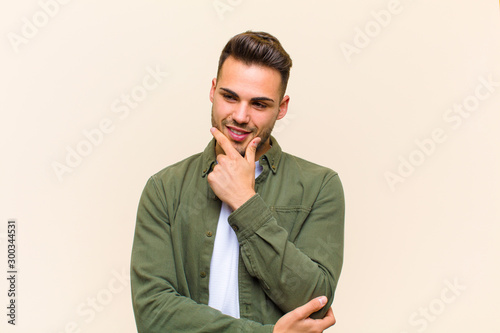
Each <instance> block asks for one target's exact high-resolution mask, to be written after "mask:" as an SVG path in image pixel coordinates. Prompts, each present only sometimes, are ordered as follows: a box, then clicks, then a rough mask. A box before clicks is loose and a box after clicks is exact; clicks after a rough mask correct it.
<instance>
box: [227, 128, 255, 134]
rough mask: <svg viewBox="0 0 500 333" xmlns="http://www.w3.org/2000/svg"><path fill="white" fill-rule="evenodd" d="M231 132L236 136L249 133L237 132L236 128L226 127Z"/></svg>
mask: <svg viewBox="0 0 500 333" xmlns="http://www.w3.org/2000/svg"><path fill="white" fill-rule="evenodd" d="M227 128H228V129H229V130H230V131H231V132H233V133H234V134H236V135H243V134H248V133H250V132H245V131H239V130H237V129H236V128H233V127H229V126H228V127H227Z"/></svg>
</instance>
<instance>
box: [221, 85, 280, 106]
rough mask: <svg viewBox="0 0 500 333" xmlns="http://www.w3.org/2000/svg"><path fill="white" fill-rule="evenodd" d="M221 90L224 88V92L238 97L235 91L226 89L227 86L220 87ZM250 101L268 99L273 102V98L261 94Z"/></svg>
mask: <svg viewBox="0 0 500 333" xmlns="http://www.w3.org/2000/svg"><path fill="white" fill-rule="evenodd" d="M220 89H221V90H224V91H225V92H227V93H229V94H231V95H233V96H234V97H238V98H239V97H240V96H238V94H237V93H235V92H234V91H232V90H231V89H227V88H222V87H221V88H220ZM250 101H251V102H255V101H270V102H273V103H274V99H272V98H269V97H265V96H262V97H253V98H252V99H251V100H250Z"/></svg>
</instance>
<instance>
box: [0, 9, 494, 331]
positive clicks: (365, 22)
mask: <svg viewBox="0 0 500 333" xmlns="http://www.w3.org/2000/svg"><path fill="white" fill-rule="evenodd" d="M1 7H2V8H1V10H0V32H1V36H2V37H1V41H0V48H1V51H0V110H1V121H0V147H1V163H0V168H1V172H0V266H1V267H2V273H1V274H0V276H6V275H7V273H6V272H7V266H6V264H7V240H8V239H7V237H6V233H7V221H8V219H12V218H14V219H16V220H17V225H18V228H17V246H18V247H17V263H16V265H17V269H18V275H17V292H18V294H17V299H16V305H17V320H16V326H12V325H9V324H7V319H8V318H7V316H6V314H7V309H6V306H7V304H8V302H9V299H8V297H7V290H8V285H7V280H6V278H1V279H0V305H2V306H1V308H2V309H3V310H1V311H0V318H2V319H1V320H0V331H2V332H23V333H24V332H54V333H62V332H96V333H99V332H135V331H136V328H135V322H134V318H133V312H132V305H131V297H130V282H129V275H128V269H129V263H130V253H131V247H132V240H133V232H134V226H135V214H136V210H137V204H138V200H139V196H140V194H141V191H142V189H143V187H144V185H145V183H146V181H147V179H148V178H149V177H150V176H151V175H152V174H153V173H155V172H157V171H159V170H160V169H162V168H164V167H165V166H167V165H170V164H172V163H174V162H176V161H179V160H181V159H183V158H185V157H187V156H189V155H191V154H194V153H197V152H200V151H201V150H202V149H203V148H204V147H205V146H206V144H207V142H208V141H209V140H210V138H211V135H210V133H209V128H210V107H211V104H210V101H209V98H208V94H209V89H210V82H211V79H212V78H213V77H214V76H215V74H216V69H217V61H218V57H219V54H220V51H221V49H222V47H223V46H224V45H225V43H226V42H227V40H228V39H229V38H231V37H232V36H233V35H235V34H237V33H240V32H243V31H246V30H249V29H251V30H262V31H267V32H270V33H272V34H274V35H275V36H277V37H278V38H279V39H280V41H281V42H282V44H283V45H284V47H285V49H286V50H287V51H288V52H289V53H290V55H291V57H292V59H293V62H294V64H293V68H292V72H291V78H290V82H289V86H288V91H287V93H288V95H290V97H291V101H290V107H289V112H288V115H287V116H286V117H285V118H284V119H283V120H281V121H279V122H278V123H277V125H276V127H275V132H274V135H275V136H276V138H277V139H278V140H279V142H280V145H281V146H282V148H283V149H284V150H285V151H287V152H289V153H292V154H295V155H298V156H301V157H303V158H305V159H308V160H310V161H313V162H315V163H318V164H322V165H325V166H328V167H330V168H332V169H334V170H335V171H337V172H338V173H339V175H340V178H341V180H342V182H343V185H344V189H345V196H346V209H347V210H346V220H345V223H346V229H345V260H344V266H343V270H342V275H341V277H340V281H339V285H338V288H337V292H336V296H335V301H334V303H333V309H334V313H335V315H336V317H337V324H336V325H335V326H334V327H332V328H331V329H328V330H327V331H328V332H339V333H366V332H376V333H379V332H380V333H389V332H391V333H414V332H424V331H425V332H429V333H432V332H443V333H445V332H455V333H460V332H463V333H469V332H481V333H487V332H498V327H499V324H500V317H499V316H498V307H499V297H500V288H499V287H498V281H500V269H499V265H498V262H499V252H500V243H499V242H498V236H499V232H500V224H499V220H500V219H499V218H500V208H499V205H498V203H499V199H500V192H499V187H500V174H499V172H498V170H500V156H499V144H500V134H499V124H500V122H499V121H500V114H499V112H498V111H499V106H500V63H499V59H500V37H499V31H500V30H499V28H500V17H499V8H498V7H499V4H498V2H496V1H493V0H489V1H488V0H463V1H455V0H441V1H424V0H413V1H411V0H400V1H397V0H377V1H368V0H351V1H326V0H324V1H320V0H317V1H309V2H306V1H263V0H253V1H250V0H204V1H180V0H177V1H129V0H121V1H116V0H111V1H95V0H94V1H78V0H73V1H68V0H65V1H62V0H60V2H57V1H56V0H41V1H36V0H25V1H16V2H6V1H3V2H2V4H1ZM151 73H155V74H154V75H153V74H151ZM148 75H149V76H148ZM76 155H77V156H76Z"/></svg>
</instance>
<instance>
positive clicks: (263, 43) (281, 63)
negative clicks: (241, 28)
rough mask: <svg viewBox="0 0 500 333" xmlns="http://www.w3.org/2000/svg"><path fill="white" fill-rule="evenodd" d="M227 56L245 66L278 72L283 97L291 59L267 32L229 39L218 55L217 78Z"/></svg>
mask: <svg viewBox="0 0 500 333" xmlns="http://www.w3.org/2000/svg"><path fill="white" fill-rule="evenodd" d="M229 56H231V57H234V58H235V59H237V60H240V61H243V62H244V63H246V64H247V65H252V64H257V65H263V66H266V67H270V68H274V69H276V70H277V71H278V72H280V74H281V97H283V95H284V94H285V90H286V86H287V83H288V77H289V76H290V67H292V59H291V58H290V56H289V55H288V53H286V51H285V49H283V46H281V43H280V42H279V40H278V39H277V38H276V37H274V36H273V35H271V34H268V33H267V32H262V31H247V32H243V33H241V34H238V35H236V36H234V37H233V38H231V39H230V40H229V42H227V44H226V46H225V47H224V49H223V50H222V53H221V55H220V58H219V67H218V69H217V77H219V74H220V71H221V68H222V64H224V61H225V60H226V59H227V57H229Z"/></svg>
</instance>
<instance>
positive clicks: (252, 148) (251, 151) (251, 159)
mask: <svg viewBox="0 0 500 333" xmlns="http://www.w3.org/2000/svg"><path fill="white" fill-rule="evenodd" d="M259 142H260V138H259V137H257V138H255V139H253V140H252V141H251V142H250V143H249V144H248V146H247V150H246V152H245V158H246V160H247V161H248V163H255V152H256V151H257V146H258V145H259Z"/></svg>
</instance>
